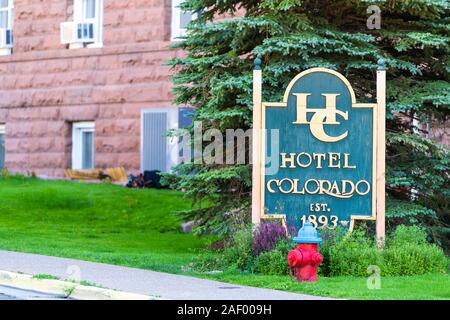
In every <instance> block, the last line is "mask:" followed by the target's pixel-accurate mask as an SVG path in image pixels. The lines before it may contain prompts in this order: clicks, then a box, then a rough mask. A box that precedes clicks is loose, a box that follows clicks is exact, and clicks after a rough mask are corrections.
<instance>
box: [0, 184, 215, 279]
mask: <svg viewBox="0 0 450 320" xmlns="http://www.w3.org/2000/svg"><path fill="white" fill-rule="evenodd" d="M189 207H190V201H189V200H186V199H184V198H183V197H182V194H180V193H178V192H174V191H169V190H138V189H127V188H124V187H121V186H115V185H109V184H98V185H97V184H87V183H81V182H68V181H44V180H38V179H25V178H8V179H0V249H4V250H13V251H21V252H31V253H40V254H47V255H54V256H61V257H70V258H78V259H85V260H91V261H99V262H106V263H112V264H118V265H125V266H133V267H139V268H146V269H152V270H159V271H166V272H174V273H177V272H181V268H182V266H183V265H185V264H186V263H188V262H189V261H191V259H192V257H193V255H194V254H195V252H196V251H198V249H199V248H205V247H206V246H207V245H208V244H209V243H210V241H211V240H212V239H211V238H208V237H202V238H199V237H195V236H193V235H186V234H183V233H182V232H180V216H179V215H177V214H173V212H176V211H179V210H183V209H188V208H189Z"/></svg>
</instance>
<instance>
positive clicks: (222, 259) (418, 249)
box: [191, 225, 450, 277]
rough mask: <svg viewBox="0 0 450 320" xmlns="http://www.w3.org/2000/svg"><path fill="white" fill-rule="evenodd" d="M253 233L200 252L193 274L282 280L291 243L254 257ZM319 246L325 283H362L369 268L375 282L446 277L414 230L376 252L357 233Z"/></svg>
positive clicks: (402, 231) (442, 261)
mask: <svg viewBox="0 0 450 320" xmlns="http://www.w3.org/2000/svg"><path fill="white" fill-rule="evenodd" d="M254 234H255V233H254V232H252V231H251V229H250V227H249V228H247V229H245V230H243V231H241V232H238V233H236V234H235V235H234V236H233V237H232V239H231V240H230V242H228V243H227V244H226V247H225V249H223V250H222V251H220V252H219V253H214V252H211V251H207V252H205V253H204V254H203V255H201V256H200V257H198V258H196V259H195V260H194V262H193V264H192V265H191V266H192V267H193V269H194V270H196V271H201V272H206V271H211V270H215V271H217V270H220V271H227V270H240V271H241V272H251V273H253V272H254V273H260V274H265V275H288V274H289V265H288V263H287V255H288V253H289V251H290V250H292V249H294V248H295V244H294V243H293V242H292V240H291V239H281V240H279V241H278V242H277V245H276V246H275V247H274V248H273V249H272V250H270V251H266V252H263V253H261V254H259V255H256V254H255V253H254V251H253V250H252V242H253V240H252V239H253V237H254ZM321 236H322V237H323V239H324V242H323V243H322V244H321V245H320V246H319V252H320V253H321V254H322V256H323V258H324V259H323V262H322V265H321V266H320V268H319V274H320V275H321V276H326V277H338V276H356V277H367V276H368V272H369V271H368V269H369V268H370V267H372V266H374V267H376V268H379V270H380V272H381V276H410V275H422V274H430V273H444V274H445V273H446V271H447V268H448V266H449V262H450V261H449V259H448V258H447V257H446V256H445V254H444V252H443V251H442V249H441V248H439V247H438V246H437V245H435V244H431V243H429V242H428V241H427V232H426V231H425V229H424V228H421V227H418V226H403V225H401V226H398V227H397V229H396V230H395V231H394V232H393V233H392V234H390V235H388V237H387V240H386V246H385V248H384V249H383V250H379V249H378V248H377V246H376V244H375V241H374V240H373V239H374V238H373V237H368V236H367V234H366V232H365V231H363V230H357V231H354V232H353V233H351V234H345V233H344V231H343V230H334V231H327V232H322V234H321Z"/></svg>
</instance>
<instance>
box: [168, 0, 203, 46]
mask: <svg viewBox="0 0 450 320" xmlns="http://www.w3.org/2000/svg"><path fill="white" fill-rule="evenodd" d="M183 2H184V0H172V35H171V40H177V38H180V37H184V36H185V35H186V32H187V25H188V24H189V22H191V21H192V20H195V19H197V16H198V15H197V13H191V12H183V11H182V10H181V8H180V5H181V4H182V3H183Z"/></svg>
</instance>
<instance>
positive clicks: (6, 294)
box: [0, 286, 64, 300]
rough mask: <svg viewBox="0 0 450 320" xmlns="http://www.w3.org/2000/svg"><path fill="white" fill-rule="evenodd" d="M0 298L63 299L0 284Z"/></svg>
mask: <svg viewBox="0 0 450 320" xmlns="http://www.w3.org/2000/svg"><path fill="white" fill-rule="evenodd" d="M0 300H64V298H63V297H57V296H53V295H49V294H45V293H40V292H35V291H29V290H21V289H17V288H11V287H4V286H0Z"/></svg>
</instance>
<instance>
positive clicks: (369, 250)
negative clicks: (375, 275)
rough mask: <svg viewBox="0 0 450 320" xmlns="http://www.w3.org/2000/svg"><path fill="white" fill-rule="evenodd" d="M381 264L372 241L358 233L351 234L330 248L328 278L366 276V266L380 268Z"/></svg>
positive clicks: (379, 254)
mask: <svg viewBox="0 0 450 320" xmlns="http://www.w3.org/2000/svg"><path fill="white" fill-rule="evenodd" d="M381 263H382V256H381V251H379V250H378V249H377V248H376V246H375V243H374V241H373V240H371V239H368V238H367V237H366V236H365V235H364V233H363V232H360V231H355V232H353V233H352V234H351V235H349V236H347V237H344V238H343V239H342V240H340V241H338V242H336V243H335V244H334V245H333V246H332V247H330V251H329V266H328V268H329V272H330V276H367V267H368V266H370V265H377V266H380V265H381Z"/></svg>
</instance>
